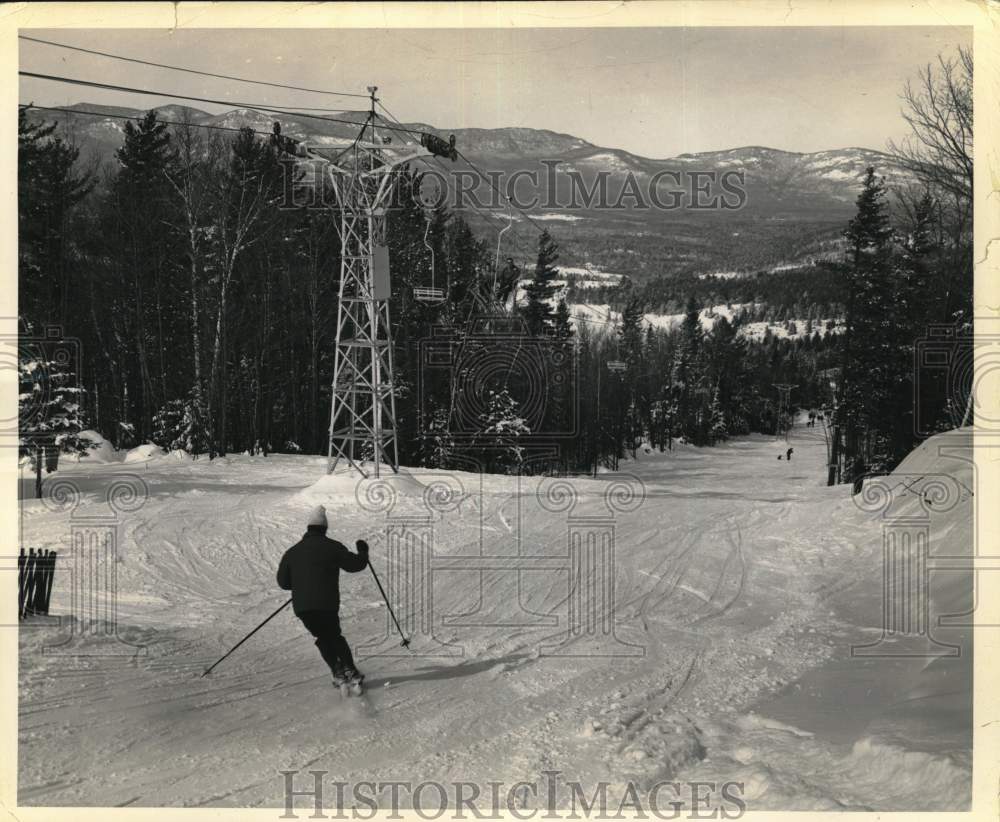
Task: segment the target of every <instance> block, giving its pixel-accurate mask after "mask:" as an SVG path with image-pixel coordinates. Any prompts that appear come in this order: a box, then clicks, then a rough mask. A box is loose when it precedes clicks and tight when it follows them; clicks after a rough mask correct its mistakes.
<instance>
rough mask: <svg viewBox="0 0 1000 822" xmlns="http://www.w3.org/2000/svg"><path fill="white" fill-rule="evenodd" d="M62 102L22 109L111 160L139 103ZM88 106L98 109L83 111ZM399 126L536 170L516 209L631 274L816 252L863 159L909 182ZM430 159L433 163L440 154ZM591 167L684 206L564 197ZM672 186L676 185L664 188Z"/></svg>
mask: <svg viewBox="0 0 1000 822" xmlns="http://www.w3.org/2000/svg"><path fill="white" fill-rule="evenodd" d="M68 108H69V109H71V110H72V111H73V113H64V112H52V111H41V110H33V111H32V112H31V115H30V116H31V117H32V118H33V119H36V120H37V119H43V120H46V121H50V122H51V121H56V122H58V123H60V125H62V126H63V127H65V128H66V130H67V131H68V132H69V133H71V134H72V137H73V139H74V140H75V142H76V143H77V145H79V146H80V148H81V155H82V156H83V157H85V158H86V157H88V156H91V157H93V156H96V157H97V158H98V159H100V160H102V161H109V160H113V157H114V150H115V149H116V148H118V146H120V145H121V140H122V130H123V127H124V120H122V119H118V118H121V117H136V116H140V115H141V114H142V113H143V112H142V111H140V110H138V109H131V108H121V107H111V106H102V105H97V104H90V103H80V104H77V105H75V106H69V107H68ZM156 111H157V112H158V113H159V115H160V117H161V118H162V119H163V120H166V121H174V122H185V121H186V122H191V123H193V124H197V125H213V126H222V127H226V128H240V127H243V126H250V127H251V128H254V129H256V130H258V131H262V132H267V133H270V131H271V128H272V125H273V123H274V121H275V119H280V122H281V127H282V133H283V134H285V135H287V136H290V137H294V138H296V139H299V140H305V141H307V142H308V143H310V144H312V145H314V146H316V147H317V148H318V149H322V148H333V147H336V146H340V145H347V144H348V143H349V142H350V141H352V140H353V139H354V137H355V136H356V134H357V126H355V125H353V124H354V123H360V122H362V121H363V120H364V118H365V117H366V112H356V111H345V112H341V113H337V114H329V115H322V116H328V117H334V118H336V119H338V120H346V121H349V123H344V122H331V121H330V120H324V119H320V118H319V117H316V118H314V117H308V116H304V115H301V114H291V113H290V114H283V115H281V116H280V117H279V118H275V117H272V116H269V115H265V114H261V113H260V112H257V111H251V110H247V109H233V110H232V111H227V112H225V113H223V114H208V113H207V112H204V111H200V110H198V109H194V108H190V107H187V106H180V105H168V106H161V107H158V108H157V109H156ZM84 112H87V113H84ZM95 113H96V114H97V115H99V116H93V115H94V114H95ZM394 127H398V126H395V124H394ZM402 128H405V129H409V130H413V131H431V132H434V133H437V134H440V135H442V136H447V135H448V134H452V133H453V134H454V135H455V139H456V145H457V146H458V148H459V150H460V151H461V152H462V153H463V154H464V155H465V156H467V157H468V158H469V159H470V160H472V162H473V163H475V164H476V165H477V166H478V167H479V168H481V169H483V170H490V171H496V172H500V173H502V174H503V175H510V174H512V173H513V172H515V171H517V170H524V171H528V172H533V173H534V174H536V175H537V177H538V180H539V184H538V186H537V187H536V186H534V185H533V184H532V183H531V182H530V180H529V179H528V178H525V177H524V175H523V174H522V178H521V183H520V184H519V185H518V187H517V192H518V197H519V199H520V200H521V202H522V204H526V203H529V202H530V200H531V198H532V195H536V194H537V195H539V202H538V203H536V204H534V205H531V206H526V208H525V211H527V212H528V213H529V214H530V215H531V216H532V217H533V218H534V219H535V220H536V221H537V222H538V223H539V224H542V223H544V224H545V225H548V226H550V227H551V229H552V231H553V234H554V235H555V236H556V237H557V239H558V241H559V242H560V245H561V247H562V249H563V259H564V262H566V263H567V264H578V265H581V264H584V263H587V262H590V263H592V264H595V265H597V266H599V267H600V268H602V269H605V270H608V271H614V272H617V273H622V274H629V275H630V276H632V277H633V279H639V280H643V279H647V278H649V277H653V276H658V275H669V274H671V273H676V272H678V271H682V270H686V271H711V270H733V269H737V270H739V269H744V270H750V269H754V268H767V267H769V266H770V267H773V266H775V265H779V264H784V265H787V264H789V262H795V261H796V260H798V259H806V258H809V257H811V256H815V255H816V254H818V253H819V254H822V252H823V249H826V250H827V251H828V250H829V248H830V244H831V242H833V241H834V240H835V239H836V237H837V236H838V235H839V232H840V230H841V229H842V228H843V225H844V223H845V222H846V220H847V219H849V218H850V215H851V213H852V211H853V203H854V200H855V198H856V197H857V194H858V191H859V188H860V183H861V179H862V178H863V176H864V173H865V169H866V168H868V167H869V166H874V167H875V168H876V170H877V171H878V172H879V173H880V174H883V175H884V176H885V177H886V179H887V181H888V182H889V184H890V186H893V185H906V184H907V183H908V182H909V180H908V178H907V175H906V173H905V172H903V171H902V170H900V169H899V168H898V167H896V166H895V165H894V163H893V161H892V158H891V157H889V156H888V155H887V154H885V153H883V152H880V151H875V150H872V149H867V148H844V149H836V150H831V151H820V152H813V153H797V152H790V151H781V150H778V149H773V148H766V147H762V146H746V147H742V148H733V149H728V150H725V151H711V152H701V153H697V154H681V155H679V156H677V157H670V158H665V159H652V158H648V157H640V156H638V155H636V154H632V153H630V152H628V151H624V150H621V149H615V148H606V147H602V146H596V145H594V144H592V143H589V142H587V141H586V140H583V139H580V138H579V137H574V136H572V135H570V134H560V133H558V132H554V131H547V130H545V129H531V128H497V129H480V128H466V129H454V130H453V131H448V130H442V129H439V128H435V127H434V126H432V125H429V124H427V123H405V124H402ZM387 136H389V137H391V138H392V139H393V141H394V142H399V141H410V138H409V137H407V136H406V135H405V134H402V133H399V132H387ZM542 160H546V161H552V162H551V163H549V166H552V167H554V168H557V169H558V172H557V173H556V177H555V179H556V185H555V194H554V198H553V194H552V192H551V191H550V192H549V193H548V196H549V202H548V203H546V201H545V196H546V188H545V181H546V179H552V178H551V171H548V169H547V167H546V165H544V164H542V162H541V161H542ZM556 163H557V165H556ZM444 166H447V167H448V168H450V169H452V170H459V169H462V170H466V171H467V170H468V166H467V165H465V163H464V162H463V161H462V160H461V159H460V160H459V161H458V162H457V163H455V164H454V165H452V164H450V163H447V162H445V163H444ZM432 167H433V168H437V170H438V171H442V170H443V168H442V167H441V166H432ZM600 172H606V173H607V178H608V179H607V185H608V191H609V198H608V199H609V200H610V203H615V201H616V199H619V194H620V190H621V187H622V185H623V184H624V182H625V180H626V178H628V177H631V179H632V181H634V185H635V187H636V190H638V191H639V192H640V199H641V200H644V201H645V202H646V203H647V204H649V205H654V203H652V202H651V198H650V195H649V192H650V191H652V190H653V189H651V188H650V185H651V181H653V180H658V181H659V188H657V189H656V190H657V191H658V192H659V194H660V197H659V200H660V203H661V204H671V203H673V204H674V205H676V204H677V203H681V204H682V205H684V206H686V207H678V208H673V209H668V210H664V209H663V208H654V207H650V208H642V207H637V201H636V199H635V198H634V197H631V198H630V197H621V198H620V199H619V203H618V204H619V205H620V207H618V208H597V207H594V206H593V205H592V206H591V207H587V208H578V209H567V208H565V207H563V206H564V205H565V204H566V203H568V202H569V201H570V199H571V198H570V193H571V191H570V189H571V187H572V185H573V180H572V179H571V178H572V177H573V176H574V175H575V176H576V177H577V182H576V185H577V187H578V188H579V186H580V185H582V186H584V187H585V188H589V187H591V186H593V185H594V183H595V181H596V180H597V179H598V174H599V173H600ZM726 172H729V173H730V175H729V177H728V179H729V180H730V184H731V185H733V186H735V185H737V184H738V180H739V178H738V177H737V176H736V174H733V173H741V174H742V180H743V182H742V184H741V185H740V187H741V188H742V189H743V190H744V191H745V202H744V203H743V204H742V205H741V207H740V208H738V209H733V210H726V209H718V208H715V209H696V208H691V207H690V206H691V205H693V204H694V200H693V197H694V194H693V192H692V185H693V184H695V183H696V182H697V181H698V180H699V179H700V180H701V184H702V185H703V186H704V185H708V189H707V193H706V194H705V196H704V198H703V200H702V202H703V203H704V202H707V201H709V200H711V199H712V198H713V196H714V197H718V196H719V195H720V194H721V195H724V196H725V199H726V201H727V202H728V203H729V204H734V203H738V202H739V201H738V199H737V198H736V196H735V195H734V194H726V192H725V191H721V192H720V189H719V183H718V182H716V183H714V184H707V183H706V182H705V181H706V179H708V178H707V174H714V175H716V177H715V179H716V180H718V179H719V175H722V174H724V173H726ZM547 173H548V174H549V175H550V176H549V177H546V174H547ZM501 179H505V177H501ZM477 191H478V195H479V197H480V201H481V202H483V203H489V202H490V200H491V199H495V198H491V196H489V194H490V192H489V189H488V188H487V187H486V186H485V185H480V186H479V188H478V190H477ZM671 191H673V192H675V194H674V197H673V198H671V196H670V192H671ZM642 195H645V196H642ZM553 199H554V202H553ZM719 202H721V200H719ZM556 203H558V204H562V205H556ZM469 219H470V222H473V223H474V224H477V227H481V228H482V230H483V231H484V232H489V233H492V234H493V236H495V235H496V229H497V225H498V224H500V223H503V222H505V221H506V216H505V212H504V210H503V208H495V209H494V219H493V220H492V221H490V220H485V219H482V218H479V217H478V216H477V215H476V214H473V213H470V214H469ZM514 219H515V220H516V228H515V231H513V232H510V234H511V235H514V236H513V237H510V238H509V239H510V240H511V241H512V242H511V244H510V247H509V249H508V251H509V252H510V253H514V254H515V255H517V256H520V257H523V258H527V257H528V256H530V247H531V246H532V245H533V242H534V235H535V234H536V233H537V231H536V230H535V229H534V228H533V227H532V226H530V225H528V223H527V220H526V219H525V218H524V217H522V216H521V215H519V214H516V213H515V214H514Z"/></svg>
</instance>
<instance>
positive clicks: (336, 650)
mask: <svg viewBox="0 0 1000 822" xmlns="http://www.w3.org/2000/svg"><path fill="white" fill-rule="evenodd" d="M296 616H297V617H298V618H299V619H300V620H301V621H302V624H303V625H305V626H306V630H307V631H309V633H310V634H312V635H313V636H314V637H316V647H317V648H319V652H320V654H322V656H323V661H324V662H325V663H326V664H327V665H329V666H330V671H331V672H332V673H333V675H334V676H339V675H340V674H342V673H343V672H344V671H354V670H357V669H356V668H355V667H354V657H353V656H352V655H351V646H350V645H348V644H347V640H346V639H344V635H343V634H342V633H341V632H340V615H339V614H338V613H337V612H336V611H303V612H302V613H301V614H296Z"/></svg>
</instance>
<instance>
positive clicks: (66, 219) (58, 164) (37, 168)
mask: <svg viewBox="0 0 1000 822" xmlns="http://www.w3.org/2000/svg"><path fill="white" fill-rule="evenodd" d="M55 128H56V126H55V124H54V123H51V124H48V125H46V124H41V123H31V122H29V121H28V117H27V112H26V110H25V109H18V113H17V149H18V153H17V181H18V184H17V205H18V212H17V215H18V243H17V253H18V256H17V259H18V312H19V314H20V315H21V316H22V317H23V318H24V319H25V320H26V321H28V322H31V323H34V324H45V323H56V324H58V325H60V326H64V325H65V324H66V323H67V321H68V320H69V318H70V311H71V309H76V308H77V306H75V305H73V300H74V294H73V286H72V283H71V281H70V278H71V277H72V275H73V266H72V261H73V259H74V257H76V256H77V255H78V253H79V252H78V250H77V249H76V247H75V245H76V244H75V242H74V240H75V238H76V237H77V236H79V235H78V232H75V231H74V230H73V226H72V222H71V221H72V220H73V217H74V215H75V213H76V211H77V209H78V207H79V205H80V204H81V203H82V202H83V200H84V199H85V198H86V197H87V195H88V194H90V192H91V190H92V189H93V181H92V180H91V178H90V176H89V175H87V174H80V173H78V172H77V170H76V162H77V159H78V157H79V154H80V152H79V150H78V149H76V148H74V147H72V146H70V145H67V144H66V143H65V142H63V140H62V139H61V138H59V137H55V136H53V134H54V132H55Z"/></svg>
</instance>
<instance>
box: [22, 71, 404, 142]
mask: <svg viewBox="0 0 1000 822" xmlns="http://www.w3.org/2000/svg"><path fill="white" fill-rule="evenodd" d="M18 74H19V75H21V76H22V77H34V78H36V79H39V80H51V81H52V82H55V83H69V84H70V85H77V86H86V87H88V88H98V89H105V90H109V91H123V92H128V93H130V94H146V95H149V96H152V97H165V98H168V99H172V100H194V101H196V102H199V103H213V104H215V105H218V106H236V107H238V108H245V109H248V110H250V111H256V112H258V113H260V114H267V115H275V114H284V115H288V114H293V115H297V116H299V117H306V118H308V119H310V120H322V121H323V122H327V123H342V124H344V125H348V126H354V127H355V128H357V127H359V126H363V125H365V124H366V123H367V120H366V121H365V123H358V122H357V121H355V120H345V119H342V118H337V117H324V116H321V115H319V114H307V113H306V112H304V111H302V110H301V109H299V108H295V107H293V106H276V105H270V104H260V103H241V102H237V101H235V100H217V99H215V98H212V97H195V96H194V95H190V94H173V93H171V92H164V91H152V90H150V89H142V88H131V87H129V86H118V85H114V84H112V83H98V82H96V81H95V80H79V79H75V78H72V77H58V76H56V75H52V74H39V73H37V72H33V71H19V72H18ZM385 128H386V129H387V130H388V131H399V132H403V133H410V132H409V131H408V130H407V129H399V128H391V127H388V126H386V127H385Z"/></svg>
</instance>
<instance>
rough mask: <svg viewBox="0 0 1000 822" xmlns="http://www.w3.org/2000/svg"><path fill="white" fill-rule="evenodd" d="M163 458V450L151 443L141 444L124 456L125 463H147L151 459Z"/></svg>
mask: <svg viewBox="0 0 1000 822" xmlns="http://www.w3.org/2000/svg"><path fill="white" fill-rule="evenodd" d="M161 456H163V449H162V448H160V446H159V445H155V444H153V443H151V442H146V443H143V444H142V445H140V446H137V447H136V448H133V449H132V450H131V451H129V452H128V453H127V454H126V455H125V460H124V461H125V462H148V461H149V460H151V459H155V458H157V457H161Z"/></svg>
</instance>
